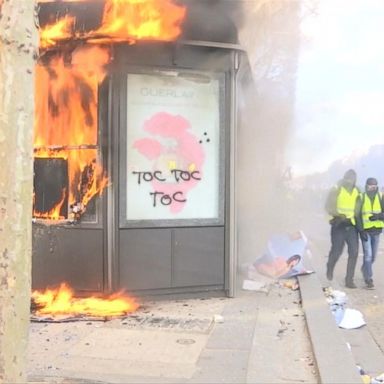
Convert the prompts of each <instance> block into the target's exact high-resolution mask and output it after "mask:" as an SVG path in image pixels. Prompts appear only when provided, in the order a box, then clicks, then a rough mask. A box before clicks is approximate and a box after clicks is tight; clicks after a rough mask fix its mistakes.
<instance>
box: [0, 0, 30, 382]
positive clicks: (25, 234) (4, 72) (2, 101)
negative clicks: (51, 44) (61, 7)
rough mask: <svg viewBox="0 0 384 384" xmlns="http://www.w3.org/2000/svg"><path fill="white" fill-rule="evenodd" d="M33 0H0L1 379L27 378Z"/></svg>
mask: <svg viewBox="0 0 384 384" xmlns="http://www.w3.org/2000/svg"><path fill="white" fill-rule="evenodd" d="M34 8H35V2H34V1H33V0H28V1H24V0H20V1H19V0H17V1H15V0H0V164H1V165H0V383H20V382H25V381H26V351H27V342H28V324H29V307H30V290H31V225H32V224H31V223H32V179H33V170H32V165H33V161H32V159H33V157H32V154H33V152H32V138H33V112H34V102H33V99H34V98H33V96H34V61H35V56H36V48H37V28H36V26H35V17H34V13H35V11H34Z"/></svg>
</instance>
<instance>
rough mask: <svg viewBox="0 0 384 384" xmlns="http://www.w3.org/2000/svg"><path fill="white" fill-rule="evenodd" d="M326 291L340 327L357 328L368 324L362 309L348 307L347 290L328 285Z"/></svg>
mask: <svg viewBox="0 0 384 384" xmlns="http://www.w3.org/2000/svg"><path fill="white" fill-rule="evenodd" d="M324 293H325V296H326V300H327V302H328V304H329V306H330V309H331V312H332V315H333V316H334V318H335V321H336V324H337V325H338V326H339V327H340V328H344V329H356V328H360V327H362V326H364V325H366V322H365V320H364V317H363V314H362V313H361V312H360V311H358V310H357V309H352V308H346V305H347V301H348V298H347V295H346V293H345V292H343V291H339V290H336V289H332V287H327V288H325V289H324Z"/></svg>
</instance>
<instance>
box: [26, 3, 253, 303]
mask: <svg viewBox="0 0 384 384" xmlns="http://www.w3.org/2000/svg"><path fill="white" fill-rule="evenodd" d="M38 16H39V27H40V56H39V61H38V63H37V69H36V114H35V116H36V119H35V140H34V196H33V220H34V223H33V264H32V285H33V289H43V288H45V287H48V286H52V285H57V284H59V283H61V282H66V283H68V284H69V285H70V286H71V287H73V288H74V289H75V290H76V291H78V292H85V291H88V292H110V291H116V290H122V289H124V290H129V291H131V292H132V291H133V292H136V293H137V294H153V293H156V294H158V293H164V294H166V293H185V292H188V293H190V292H201V291H212V292H214V291H215V292H221V293H225V294H227V295H233V293H234V289H235V271H236V257H237V256H236V230H235V222H236V220H235V216H236V209H235V177H234V176H235V154H236V131H237V124H238V119H237V97H238V91H237V88H238V85H239V82H240V80H241V79H244V78H246V77H247V76H249V74H250V71H249V66H248V60H247V55H246V54H245V53H244V52H243V50H242V48H241V46H240V44H239V41H238V29H237V25H238V23H239V22H241V17H242V9H241V2H238V1H216V0H105V1H103V0H87V1H84V0H83V1H47V0H44V1H40V2H39V13H38Z"/></svg>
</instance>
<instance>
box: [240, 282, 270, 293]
mask: <svg viewBox="0 0 384 384" xmlns="http://www.w3.org/2000/svg"><path fill="white" fill-rule="evenodd" d="M242 288H243V289H244V290H245V291H257V292H265V293H268V292H269V289H268V284H267V283H266V282H264V281H255V280H247V279H245V280H244V281H243V286H242Z"/></svg>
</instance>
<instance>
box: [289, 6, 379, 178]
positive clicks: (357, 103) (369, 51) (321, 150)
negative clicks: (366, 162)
mask: <svg viewBox="0 0 384 384" xmlns="http://www.w3.org/2000/svg"><path fill="white" fill-rule="evenodd" d="M382 36H384V1H381V0H364V1H363V0H349V1H345V0H319V1H318V7H317V10H316V11H315V12H314V13H312V14H311V15H309V16H308V15H306V16H305V17H304V18H303V19H302V22H301V37H302V44H301V51H300V56H299V64H298V72H297V83H296V106H295V120H294V133H293V135H292V136H291V141H290V143H289V148H288V158H287V162H288V165H291V167H292V170H293V173H294V175H303V174H310V173H313V172H317V171H320V172H322V171H325V170H326V169H327V168H328V166H329V165H330V164H331V163H332V162H333V161H334V160H336V159H343V158H346V157H349V156H351V155H356V154H360V153H364V152H365V151H366V150H367V149H368V148H369V147H370V146H371V145H374V144H384V129H383V128H384V49H383V48H382V44H383V43H382V42H381V37H382Z"/></svg>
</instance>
